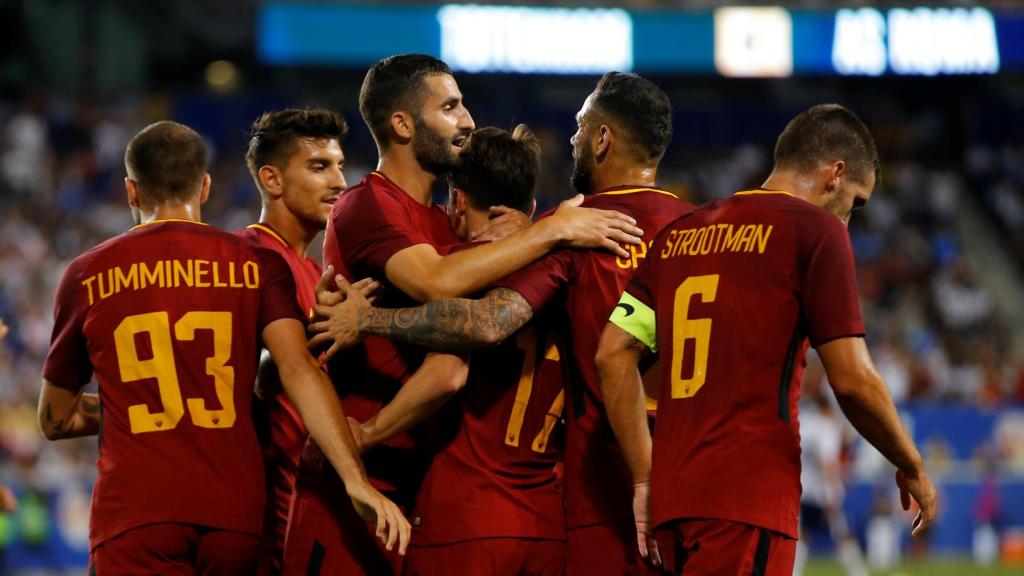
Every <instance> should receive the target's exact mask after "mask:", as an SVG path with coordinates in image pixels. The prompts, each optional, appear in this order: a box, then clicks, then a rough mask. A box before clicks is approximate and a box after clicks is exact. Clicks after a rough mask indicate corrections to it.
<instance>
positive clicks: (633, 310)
mask: <svg viewBox="0 0 1024 576" xmlns="http://www.w3.org/2000/svg"><path fill="white" fill-rule="evenodd" d="M608 321H609V322H611V323H612V324H615V325H616V326H618V327H619V328H622V329H623V330H625V331H626V332H628V333H629V334H631V335H632V336H633V337H634V338H636V339H637V340H639V341H641V342H643V343H644V344H646V345H647V347H648V348H650V349H651V352H657V351H658V330H657V324H656V323H655V320H654V310H653V309H651V307H650V306H648V305H647V304H644V303H643V302H641V301H640V300H638V299H637V298H636V297H634V296H633V295H632V294H630V293H629V292H623V293H622V297H621V298H619V303H618V304H616V305H615V310H613V311H612V316H611V318H609V319H608Z"/></svg>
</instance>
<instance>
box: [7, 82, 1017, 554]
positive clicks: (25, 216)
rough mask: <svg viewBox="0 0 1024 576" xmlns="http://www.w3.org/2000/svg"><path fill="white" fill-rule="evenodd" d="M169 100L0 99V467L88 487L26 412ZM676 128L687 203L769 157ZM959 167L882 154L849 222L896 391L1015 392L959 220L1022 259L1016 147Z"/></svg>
mask: <svg viewBox="0 0 1024 576" xmlns="http://www.w3.org/2000/svg"><path fill="white" fill-rule="evenodd" d="M174 111H175V108H174V107H173V106H172V105H170V104H169V103H168V100H167V99H166V98H165V97H159V98H158V97H149V98H140V99H135V100H127V101H125V102H120V103H117V104H111V105H104V106H99V105H96V104H94V103H91V102H86V101H75V100H60V99H52V98H46V97H43V96H29V97H26V98H24V99H21V100H18V101H0V318H2V319H4V320H5V321H6V322H7V324H9V325H10V327H11V331H10V334H9V335H8V337H7V338H6V340H5V341H3V342H2V343H0V482H2V481H4V480H7V481H14V482H15V483H16V484H20V485H22V486H31V487H33V488H32V489H33V490H39V491H40V492H41V493H45V492H47V491H50V490H51V489H54V488H56V487H57V486H58V485H61V486H63V487H64V488H66V487H67V486H68V485H69V484H72V485H74V486H76V487H77V491H79V492H81V494H83V502H84V500H86V499H87V494H88V486H89V485H90V483H91V477H92V475H93V474H94V466H93V459H94V457H95V450H96V448H95V440H94V439H84V440H78V441H69V442H59V443H53V444H50V443H44V441H43V440H42V438H41V436H40V434H39V432H38V430H37V427H36V424H35V402H36V399H37V394H38V387H39V374H40V368H41V365H42V361H43V358H44V356H45V354H46V351H47V348H48V344H49V338H50V330H51V325H52V322H51V321H52V298H53V292H54V289H55V287H56V283H57V281H58V279H59V277H60V275H61V273H62V272H63V270H64V267H65V266H66V264H67V263H68V261H69V260H70V259H71V258H73V257H74V256H76V255H77V254H79V253H81V252H82V251H84V250H86V249H88V248H90V247H92V246H94V245H95V244H97V243H99V242H100V241H102V240H104V239H107V238H109V237H111V236H114V235H116V234H118V233H120V232H122V231H124V230H125V229H127V228H128V227H130V226H131V224H132V222H131V219H130V215H129V212H128V210H127V207H126V203H125V198H124V189H123V176H124V173H123V164H122V155H123V151H124V147H125V145H126V144H127V142H128V140H129V139H130V138H131V136H132V135H133V134H134V132H135V131H136V130H138V129H139V128H141V127H142V126H144V125H146V124H147V123H149V122H151V121H154V120H157V119H160V118H164V117H169V116H170V117H174ZM344 112H345V114H346V116H347V118H348V120H349V122H350V123H351V124H355V123H358V122H361V120H360V119H359V118H358V116H357V114H356V113H355V111H354V110H353V109H346V110H344ZM253 117H255V115H254V116H253ZM523 120H524V121H527V122H531V124H532V127H533V128H534V130H535V131H536V132H537V133H538V134H539V135H540V136H541V138H542V141H543V143H544V145H545V162H544V165H543V171H544V173H543V175H542V177H541V180H540V183H539V186H538V194H539V202H540V204H541V208H547V207H552V206H554V205H556V204H557V202H558V201H559V200H561V199H563V198H565V197H566V196H567V195H568V193H569V192H568V188H569V186H568V175H569V170H570V166H569V162H570V159H569V156H568V144H567V142H568V139H569V137H570V136H571V133H570V132H568V130H571V129H572V128H574V127H573V126H571V124H566V123H564V122H562V123H552V125H547V124H545V123H544V121H543V116H541V120H539V121H537V120H533V121H531V119H529V118H526V119H523ZM195 127H196V128H198V129H199V130H200V132H201V133H204V135H206V132H205V131H204V126H201V125H200V126H195ZM779 128H781V126H780V127H779ZM245 133H246V126H244V125H238V126H231V127H229V128H228V129H221V130H220V131H219V132H218V135H216V136H214V137H211V139H210V142H209V144H210V150H211V165H210V172H211V174H212V176H213V180H214V186H213V194H212V198H211V201H210V202H209V203H208V205H207V206H206V207H205V208H204V218H205V219H206V220H207V221H208V222H210V223H212V224H214V225H219V226H222V227H224V228H227V229H236V228H239V227H242V226H244V225H246V224H248V223H251V222H252V221H254V219H255V218H257V216H258V202H257V195H256V192H255V189H254V186H253V184H252V183H251V181H250V179H249V175H248V173H247V172H246V169H245V166H244V161H243V154H244V148H245V145H246V143H247V139H246V134H245ZM676 142H677V144H676V145H674V146H673V147H672V148H671V149H670V152H669V156H668V157H667V158H666V160H665V161H664V162H663V164H662V166H663V168H662V173H661V174H660V180H661V181H662V185H663V186H664V187H666V188H669V189H670V190H672V191H674V192H676V193H677V194H679V195H681V196H683V197H685V198H687V199H689V200H691V201H693V202H696V203H699V202H702V201H705V200H708V199H711V198H714V197H719V196H723V195H726V194H729V193H731V192H734V191H736V190H738V189H743V188H750V187H756V186H757V185H758V184H759V183H760V182H761V181H762V180H763V178H764V177H765V176H766V175H767V173H768V172H769V171H770V167H771V144H772V142H770V141H764V142H754V143H750V144H745V145H738V146H731V147H720V148H713V147H708V148H702V147H701V146H700V144H699V142H697V143H695V142H692V141H688V140H686V137H685V136H684V137H682V138H681V137H680V134H679V131H678V130H677V138H676ZM345 152H346V156H347V160H348V161H347V165H346V177H347V179H348V181H349V183H350V184H351V183H354V182H355V181H357V180H358V179H359V178H361V177H362V176H363V175H364V174H365V173H366V172H368V171H369V170H370V169H372V167H373V164H374V161H375V155H376V151H375V149H374V148H373V145H372V141H370V140H369V139H368V138H367V137H365V135H363V136H361V137H360V136H356V137H354V138H350V140H349V141H347V142H346V144H345ZM964 166H965V168H964V170H963V171H958V170H956V169H948V168H947V169H943V170H937V169H934V168H930V167H927V166H926V165H924V164H923V163H921V162H919V161H915V160H913V159H908V158H900V159H897V160H892V161H887V160H886V159H885V158H883V166H882V182H883V187H882V190H881V193H879V194H876V195H875V197H874V198H873V199H872V200H871V202H870V203H869V204H868V206H867V208H866V209H865V210H863V211H862V212H861V213H858V214H856V215H855V216H854V218H853V221H852V223H851V225H850V233H851V238H852V241H853V244H854V248H855V253H856V257H857V261H858V273H859V276H858V278H859V282H860V287H861V295H862V307H863V310H864V314H865V319H866V323H867V325H868V327H869V336H868V339H869V345H870V348H871V351H872V353H873V355H874V358H875V361H876V363H877V365H878V368H879V370H880V372H881V373H882V375H883V376H884V378H885V380H886V382H887V383H888V385H889V387H890V390H891V391H892V395H893V396H894V398H895V400H896V402H897V404H900V405H907V404H908V403H928V402H932V403H951V404H956V405H969V406H978V407H982V408H986V409H989V408H996V407H999V406H1003V405H1008V404H1014V403H1022V402H1024V363H1022V362H1021V359H1020V358H1018V357H1017V356H1016V355H1015V354H1014V349H1015V347H1014V335H1013V333H1012V330H1011V326H1010V325H1009V323H1008V322H1007V321H1006V319H1005V316H1004V315H1003V314H1002V313H1001V311H1000V309H999V307H998V306H997V305H996V302H995V300H994V299H993V298H992V297H991V295H990V294H988V293H987V292H986V291H985V290H984V289H982V288H981V287H980V285H981V283H980V282H979V278H980V275H982V274H984V273H985V270H978V269H975V268H974V267H972V265H971V264H970V263H969V261H968V259H967V258H966V257H965V255H964V246H963V238H961V237H960V232H958V227H957V226H956V219H957V217H958V213H959V210H960V207H961V203H962V202H965V201H968V198H969V197H968V196H967V194H968V191H972V192H976V193H977V194H975V197H976V198H980V199H982V204H983V212H982V213H986V214H988V216H989V218H990V220H991V224H992V225H993V226H994V227H995V229H996V230H997V231H998V233H999V234H1002V235H1005V237H1006V238H1008V239H1009V241H1008V242H1009V245H1010V246H1012V247H1013V248H1014V249H1013V251H1012V254H1013V255H1014V256H1015V257H1016V258H1018V262H1017V264H1019V265H1024V149H1020V148H1016V149H974V150H969V151H968V153H967V155H966V161H965V163H964ZM972 201H973V200H972ZM314 252H315V250H314ZM1019 445H1020V446H1024V440H1021V441H1020V442H1019ZM2 541H3V527H2V526H0V542H2Z"/></svg>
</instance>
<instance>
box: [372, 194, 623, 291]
mask: <svg viewBox="0 0 1024 576" xmlns="http://www.w3.org/2000/svg"><path fill="white" fill-rule="evenodd" d="M581 202H582V197H576V198H573V199H570V200H567V201H565V202H563V203H562V205H561V207H559V209H558V211H557V212H555V213H554V214H553V215H552V216H550V217H548V218H543V219H541V220H540V221H538V222H536V223H534V224H531V225H530V226H527V227H525V228H523V229H521V230H519V231H517V232H514V233H512V234H510V235H509V236H507V237H505V238H503V239H501V240H495V241H493V242H489V243H486V244H481V245H480V246H477V247H475V248H472V249H469V250H463V251H460V252H455V253H452V254H448V255H446V256H442V255H440V254H439V253H438V252H437V249H435V248H434V247H433V246H431V245H429V244H417V245H415V246H410V247H408V248H405V249H403V250H400V251H398V252H396V253H395V254H394V255H393V256H391V258H389V259H388V261H387V264H386V265H385V267H384V273H385V275H386V276H387V279H388V281H390V282H391V283H392V284H394V285H395V286H396V287H398V289H400V290H401V291H402V292H405V293H406V294H407V295H408V296H409V297H411V298H413V299H415V300H418V301H420V302H427V301H430V300H436V299H440V298H458V297H462V296H465V295H467V294H472V293H474V292H478V291H480V290H483V289H484V288H486V287H487V286H489V285H491V284H493V283H494V282H496V281H498V280H499V279H501V278H503V277H505V276H508V275H509V274H511V273H512V272H515V271H516V270H519V269H520V268H522V267H523V266H526V265H527V264H529V263H530V262H533V261H534V260H537V259H538V258H540V257H541V256H544V255H545V254H547V253H548V252H550V251H551V250H553V249H554V248H555V247H557V246H571V247H575V248H603V249H606V250H609V251H611V252H613V253H615V254H616V255H618V256H621V257H624V258H625V257H629V253H628V252H627V251H626V250H625V249H623V248H622V246H621V244H639V243H640V242H641V241H642V236H643V230H641V229H640V228H637V227H636V220H634V219H633V218H632V217H630V216H627V215H625V214H622V213H620V212H616V211H613V210H597V209H591V208H581V207H579V204H580V203H581Z"/></svg>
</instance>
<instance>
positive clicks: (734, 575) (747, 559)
mask: <svg viewBox="0 0 1024 576" xmlns="http://www.w3.org/2000/svg"><path fill="white" fill-rule="evenodd" d="M655 536H656V537H657V539H658V549H659V551H660V552H661V559H662V561H663V562H664V563H665V568H666V569H667V570H668V571H669V572H671V573H672V574H686V576H690V575H691V574H693V575H696V576H792V574H793V561H794V560H795V559H796V540H793V539H792V538H788V537H786V536H783V535H782V534H778V533H776V532H772V531H771V530H766V529H764V528H759V527H757V526H751V525H749V524H741V523H739V522H729V521H727V520H677V521H674V522H669V523H667V524H664V525H662V526H661V527H659V528H658V530H657V531H656V533H655Z"/></svg>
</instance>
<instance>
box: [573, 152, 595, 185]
mask: <svg viewBox="0 0 1024 576" xmlns="http://www.w3.org/2000/svg"><path fill="white" fill-rule="evenodd" d="M593 183H594V164H593V161H592V159H588V158H579V157H577V158H574V159H573V163H572V175H571V176H570V177H569V184H571V185H572V189H573V190H575V191H576V192H577V193H579V194H591V193H592V192H593V191H592V190H591V186H593Z"/></svg>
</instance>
